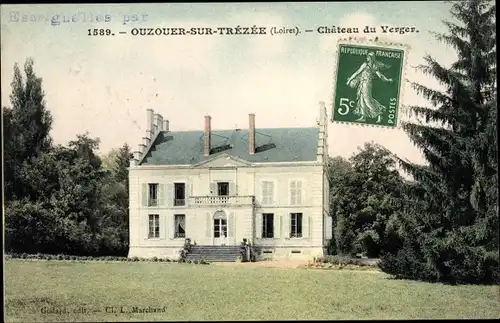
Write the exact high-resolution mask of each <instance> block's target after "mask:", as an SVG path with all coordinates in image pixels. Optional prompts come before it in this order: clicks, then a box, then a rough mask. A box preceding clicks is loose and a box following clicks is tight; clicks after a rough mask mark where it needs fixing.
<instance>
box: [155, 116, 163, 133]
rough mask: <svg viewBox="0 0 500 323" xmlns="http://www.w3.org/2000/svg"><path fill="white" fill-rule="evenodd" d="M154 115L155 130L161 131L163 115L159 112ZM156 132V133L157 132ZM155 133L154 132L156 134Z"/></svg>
mask: <svg viewBox="0 0 500 323" xmlns="http://www.w3.org/2000/svg"><path fill="white" fill-rule="evenodd" d="M155 117H156V131H157V132H159V131H163V117H162V115H161V114H159V113H157V114H156V115H155ZM157 132H156V133H157ZM156 133H155V134H156Z"/></svg>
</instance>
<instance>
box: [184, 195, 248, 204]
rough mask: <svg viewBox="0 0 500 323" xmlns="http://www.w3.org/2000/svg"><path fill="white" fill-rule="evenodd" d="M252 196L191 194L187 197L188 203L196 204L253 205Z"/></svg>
mask: <svg viewBox="0 0 500 323" xmlns="http://www.w3.org/2000/svg"><path fill="white" fill-rule="evenodd" d="M253 203H254V197H253V196H236V195H222V196H191V197H190V198H189V204H190V205H196V206H210V205H213V206H220V205H253Z"/></svg>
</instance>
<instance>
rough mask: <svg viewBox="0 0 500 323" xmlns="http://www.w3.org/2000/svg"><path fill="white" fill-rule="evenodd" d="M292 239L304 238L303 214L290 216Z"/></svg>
mask: <svg viewBox="0 0 500 323" xmlns="http://www.w3.org/2000/svg"><path fill="white" fill-rule="evenodd" d="M290 221H291V223H290V238H300V237H302V213H292V214H290Z"/></svg>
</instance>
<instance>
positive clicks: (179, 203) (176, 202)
mask: <svg viewBox="0 0 500 323" xmlns="http://www.w3.org/2000/svg"><path fill="white" fill-rule="evenodd" d="M184 205H186V200H185V199H174V206H184Z"/></svg>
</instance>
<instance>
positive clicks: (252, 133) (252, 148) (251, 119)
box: [248, 113, 255, 155]
mask: <svg viewBox="0 0 500 323" xmlns="http://www.w3.org/2000/svg"><path fill="white" fill-rule="evenodd" d="M248 123H249V129H248V144H249V147H248V152H249V153H250V155H253V154H255V114H253V113H250V114H249V115H248Z"/></svg>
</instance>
